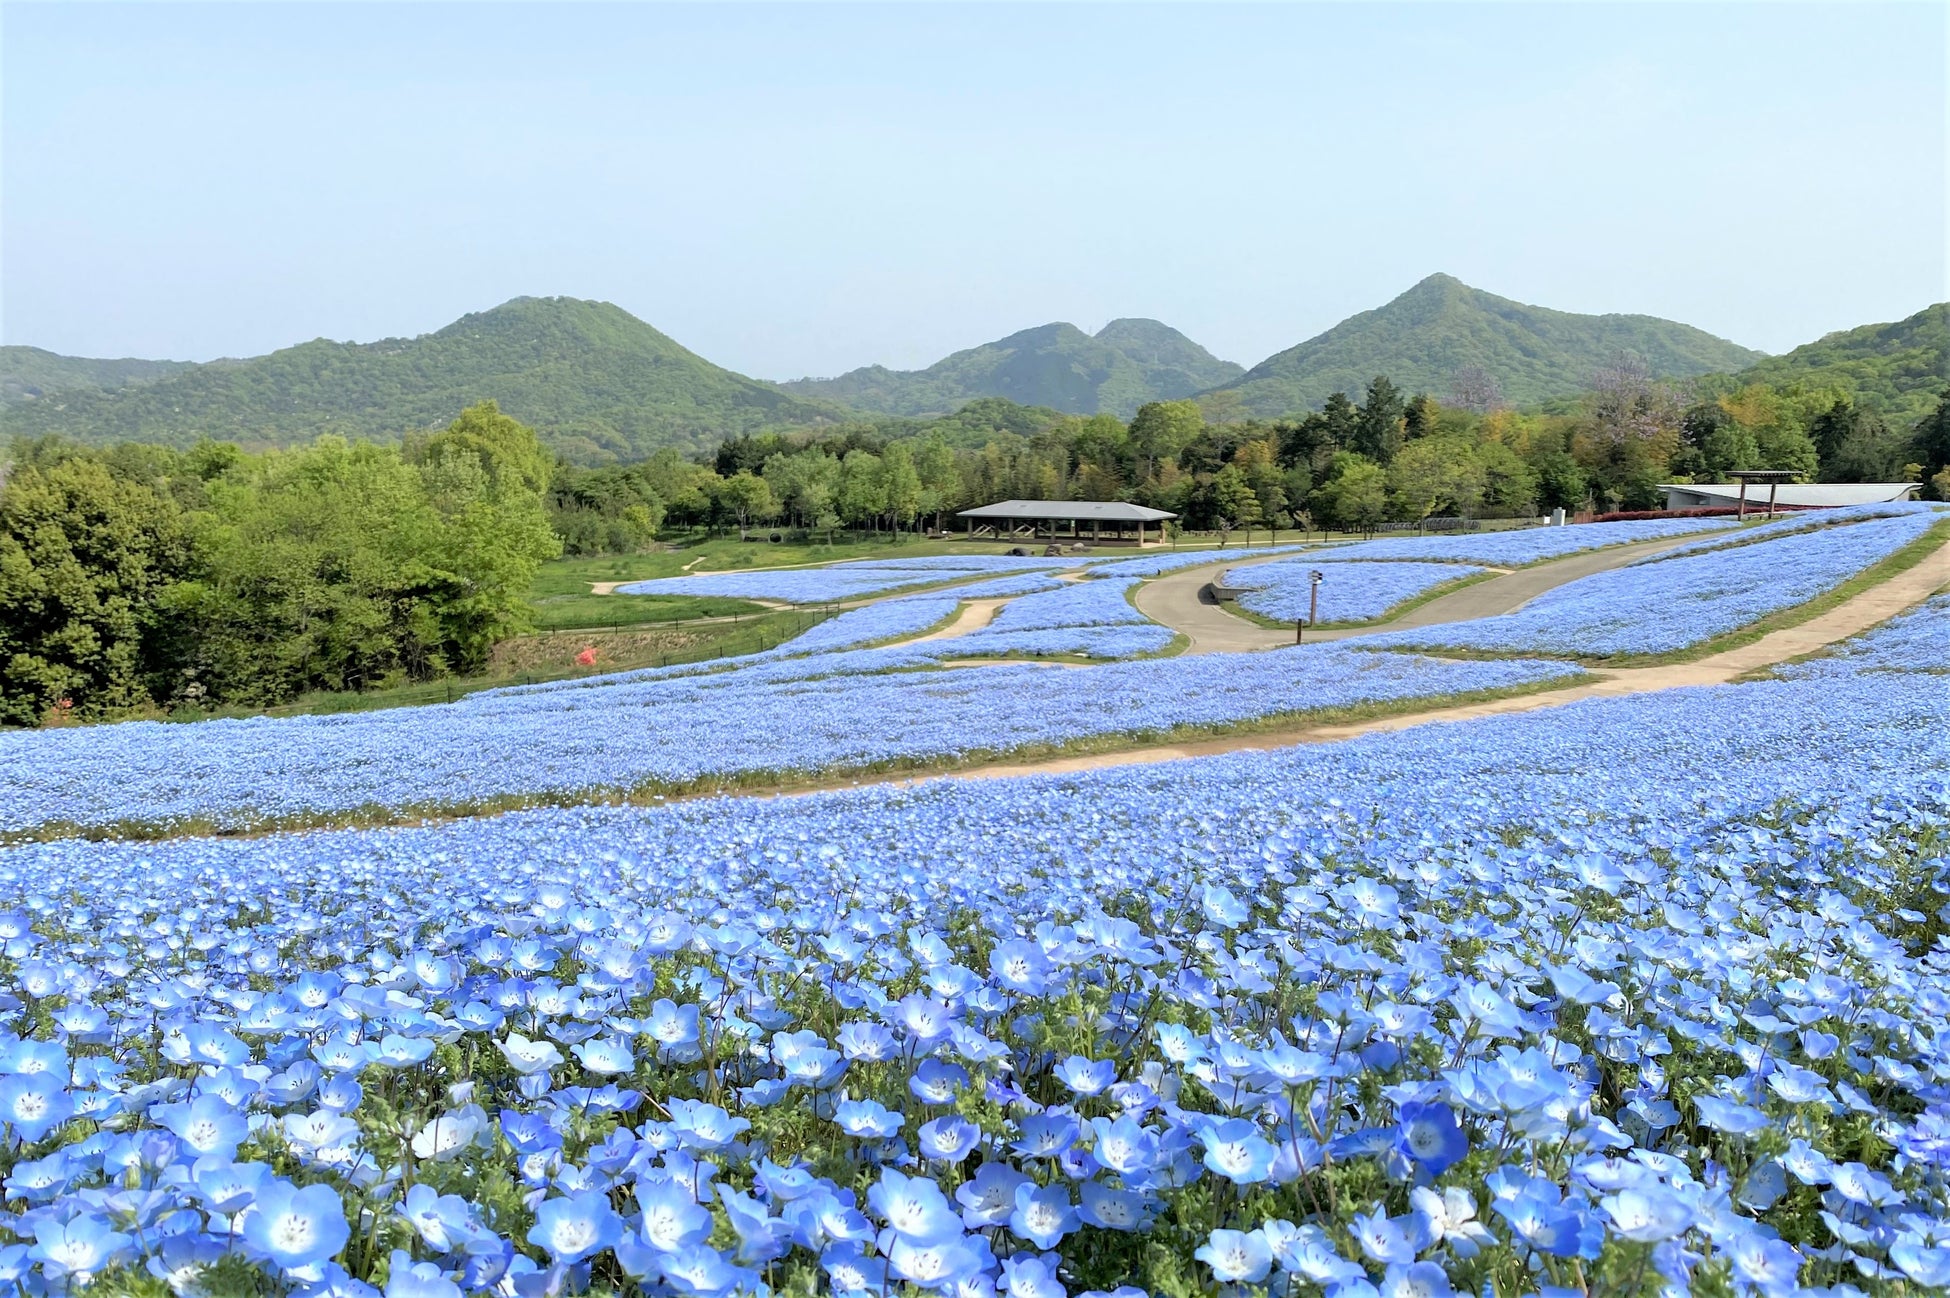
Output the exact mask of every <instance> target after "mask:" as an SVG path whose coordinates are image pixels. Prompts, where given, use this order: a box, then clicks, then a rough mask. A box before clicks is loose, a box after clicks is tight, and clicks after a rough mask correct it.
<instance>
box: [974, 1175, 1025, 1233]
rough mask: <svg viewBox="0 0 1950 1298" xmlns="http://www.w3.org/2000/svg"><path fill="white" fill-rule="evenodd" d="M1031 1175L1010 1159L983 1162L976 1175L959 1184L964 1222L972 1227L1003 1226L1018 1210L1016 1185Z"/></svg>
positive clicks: (1020, 1184)
mask: <svg viewBox="0 0 1950 1298" xmlns="http://www.w3.org/2000/svg"><path fill="white" fill-rule="evenodd" d="M1029 1183H1030V1181H1029V1178H1028V1177H1027V1176H1025V1175H1024V1174H1023V1173H1021V1172H1019V1171H1017V1170H1016V1169H1015V1168H1013V1167H1010V1166H1009V1165H1008V1164H1007V1163H983V1164H982V1166H981V1169H980V1170H979V1171H977V1172H976V1173H975V1176H974V1177H973V1179H971V1180H968V1181H964V1182H962V1184H961V1185H959V1186H957V1187H956V1188H955V1201H956V1202H957V1203H959V1204H961V1220H962V1224H963V1225H964V1226H966V1227H967V1228H968V1229H969V1230H980V1229H982V1228H983V1227H984V1226H1000V1225H1002V1224H1003V1223H1005V1222H1007V1221H1008V1220H1009V1216H1010V1214H1011V1213H1013V1212H1014V1211H1015V1210H1016V1189H1017V1187H1019V1186H1022V1185H1027V1184H1029Z"/></svg>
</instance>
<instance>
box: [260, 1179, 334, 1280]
mask: <svg viewBox="0 0 1950 1298" xmlns="http://www.w3.org/2000/svg"><path fill="white" fill-rule="evenodd" d="M243 1234H244V1239H245V1241H246V1242H247V1243H249V1244H250V1246H251V1247H252V1249H254V1250H255V1251H256V1252H257V1253H258V1255H259V1256H261V1257H263V1258H265V1259H267V1260H268V1261H270V1262H272V1263H275V1264H276V1265H277V1266H279V1267H282V1268H283V1269H285V1270H287V1271H290V1270H295V1269H297V1268H299V1267H307V1266H311V1265H312V1264H313V1263H315V1262H323V1261H324V1260H325V1259H326V1258H329V1257H334V1256H336V1255H337V1253H338V1251H339V1250H340V1249H342V1248H344V1247H345V1241H346V1240H347V1239H349V1238H351V1235H352V1231H351V1228H350V1227H349V1226H347V1225H346V1221H345V1205H344V1204H342V1203H340V1202H339V1196H338V1194H337V1192H335V1191H334V1190H333V1189H332V1187H331V1186H329V1185H308V1186H305V1187H304V1188H303V1189H299V1188H298V1187H297V1186H294V1185H292V1184H291V1183H290V1182H289V1181H271V1182H269V1183H268V1184H266V1185H264V1186H262V1187H261V1188H260V1189H259V1190H258V1191H257V1201H256V1203H255V1204H254V1205H253V1206H252V1208H251V1210H250V1215H248V1216H247V1217H245V1218H244V1228H243Z"/></svg>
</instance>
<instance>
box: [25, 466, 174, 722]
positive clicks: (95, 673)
mask: <svg viewBox="0 0 1950 1298" xmlns="http://www.w3.org/2000/svg"><path fill="white" fill-rule="evenodd" d="M188 562H189V538H188V535H187V533H186V531H185V529H184V526H183V518H182V515H181V512H180V510H179V509H178V508H177V506H176V505H175V503H174V502H173V501H171V500H169V499H168V498H167V497H165V496H162V495H160V494H158V493H157V492H156V491H154V490H153V489H151V488H149V487H147V486H144V485H142V484H140V483H133V482H127V481H123V480H120V479H118V478H116V477H115V476H114V475H113V474H111V473H110V472H109V470H108V468H107V467H106V465H104V464H103V463H102V462H101V461H100V460H98V459H94V458H79V457H78V458H73V459H67V460H64V461H62V462H60V463H56V464H53V465H51V466H50V467H48V468H46V469H40V468H37V467H35V466H33V465H23V466H19V467H16V468H15V470H14V471H13V473H12V475H11V476H10V477H9V478H8V480H7V483H6V487H5V489H4V490H0V720H5V721H6V722H8V723H10V724H13V725H34V724H37V723H38V722H39V721H40V720H41V719H42V717H44V716H45V715H46V714H47V712H48V711H49V709H50V708H53V707H54V706H55V705H56V704H57V703H59V702H60V701H61V700H62V699H67V700H69V701H70V702H71V703H72V705H73V708H74V711H75V713H76V714H77V715H79V716H83V717H101V716H110V715H113V714H115V713H116V712H118V711H123V710H126V709H130V708H136V707H140V706H142V705H144V704H146V703H148V702H149V701H150V699H151V695H150V693H149V690H148V689H147V688H146V687H145V686H146V683H147V680H148V679H150V678H153V677H154V675H155V674H156V673H157V671H158V670H159V669H161V668H162V667H163V666H164V664H162V663H161V662H159V661H158V657H159V654H158V640H159V638H160V637H159V635H158V631H159V628H158V626H157V621H156V617H157V608H158V602H159V601H161V600H162V599H163V598H164V597H165V595H166V594H167V592H168V590H169V588H170V587H171V586H172V585H173V584H174V583H175V582H176V581H177V580H179V579H180V577H181V576H182V574H183V572H184V570H185V569H186V568H187V566H188Z"/></svg>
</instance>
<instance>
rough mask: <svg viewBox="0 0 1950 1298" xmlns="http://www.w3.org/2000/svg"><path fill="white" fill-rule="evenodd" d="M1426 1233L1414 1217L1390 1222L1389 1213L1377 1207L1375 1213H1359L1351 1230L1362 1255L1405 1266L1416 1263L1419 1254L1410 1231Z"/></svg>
mask: <svg viewBox="0 0 1950 1298" xmlns="http://www.w3.org/2000/svg"><path fill="white" fill-rule="evenodd" d="M1411 1226H1413V1227H1414V1228H1415V1229H1418V1230H1426V1226H1425V1225H1423V1224H1422V1223H1421V1222H1420V1221H1419V1220H1418V1219H1416V1218H1415V1217H1414V1216H1413V1215H1412V1214H1411V1215H1410V1216H1407V1217H1397V1218H1390V1217H1389V1216H1388V1210H1387V1209H1386V1208H1384V1207H1382V1206H1381V1205H1380V1204H1376V1205H1375V1207H1374V1210H1373V1211H1372V1212H1367V1213H1356V1214H1355V1217H1354V1221H1353V1223H1352V1224H1351V1225H1350V1226H1349V1227H1348V1230H1349V1232H1350V1233H1352V1234H1353V1236H1354V1242H1355V1243H1356V1244H1359V1245H1360V1246H1361V1251H1362V1252H1363V1253H1364V1254H1366V1255H1367V1256H1368V1257H1370V1258H1372V1259H1373V1260H1375V1261H1376V1262H1381V1263H1397V1262H1401V1263H1406V1262H1413V1261H1414V1260H1415V1254H1416V1253H1417V1252H1418V1251H1419V1250H1418V1249H1417V1247H1416V1241H1415V1239H1414V1238H1413V1237H1412V1236H1411V1235H1410V1233H1409V1228H1410V1227H1411Z"/></svg>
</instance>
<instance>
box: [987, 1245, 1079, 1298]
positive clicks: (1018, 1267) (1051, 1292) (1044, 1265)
mask: <svg viewBox="0 0 1950 1298" xmlns="http://www.w3.org/2000/svg"><path fill="white" fill-rule="evenodd" d="M1002 1287H1003V1292H1004V1293H1006V1294H1008V1295H1009V1298H1064V1295H1065V1290H1064V1288H1063V1284H1062V1282H1061V1281H1060V1280H1059V1279H1058V1278H1057V1274H1056V1264H1055V1262H1054V1261H1053V1259H1051V1258H1049V1257H1047V1256H1046V1257H1037V1256H1036V1255H1034V1254H1033V1253H1018V1254H1016V1255H1015V1256H1014V1257H1012V1258H1005V1259H1003V1262H1002Z"/></svg>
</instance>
